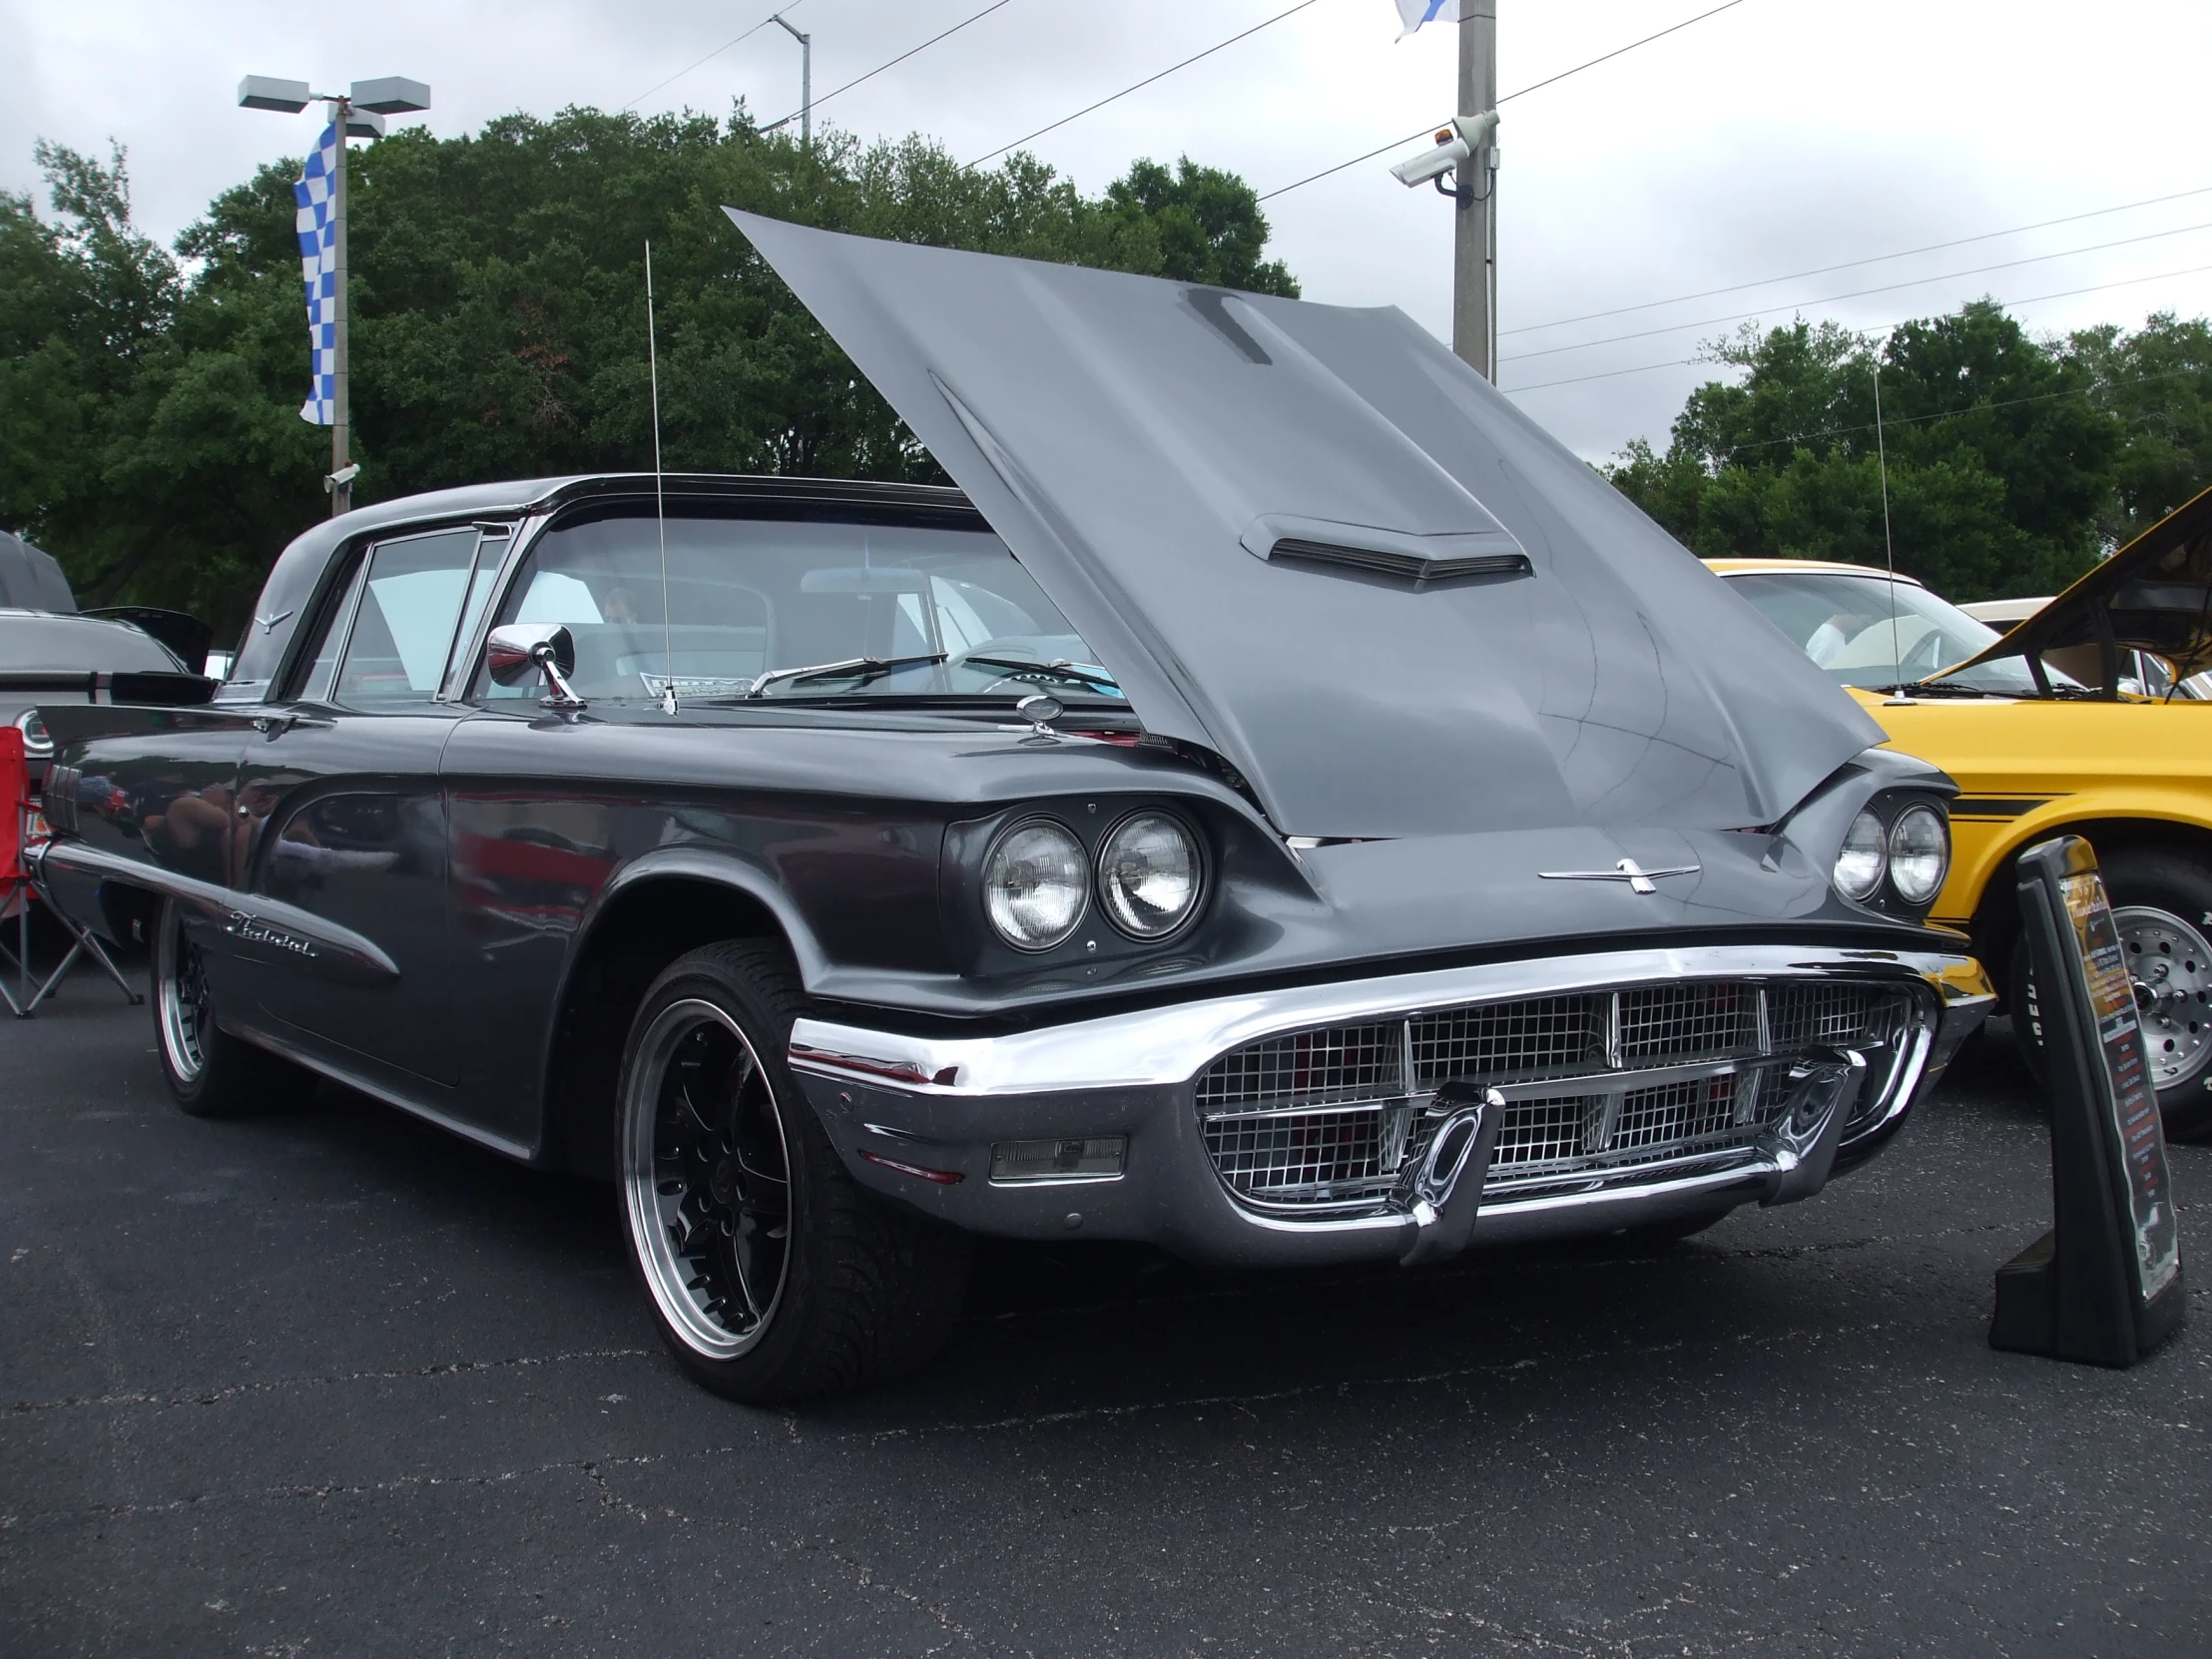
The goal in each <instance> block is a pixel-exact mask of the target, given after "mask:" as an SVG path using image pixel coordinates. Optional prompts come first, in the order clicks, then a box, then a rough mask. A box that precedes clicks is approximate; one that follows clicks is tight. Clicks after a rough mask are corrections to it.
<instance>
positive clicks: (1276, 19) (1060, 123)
mask: <svg viewBox="0 0 2212 1659" xmlns="http://www.w3.org/2000/svg"><path fill="white" fill-rule="evenodd" d="M1316 3H1317V0H1298V4H1297V5H1295V6H1292V7H1290V8H1289V9H1288V10H1285V11H1279V12H1277V13H1276V14H1275V15H1274V16H1273V17H1271V18H1268V19H1267V20H1266V21H1265V22H1261V23H1255V24H1254V25H1253V26H1252V27H1251V28H1249V29H1246V30H1245V31H1243V33H1241V34H1234V35H1231V36H1230V37H1229V38H1228V39H1227V40H1222V41H1216V42H1215V43H1214V44H1213V45H1211V46H1209V47H1207V48H1206V50H1205V51H1203V52H1193V53H1192V54H1191V55H1190V56H1189V57H1187V58H1185V59H1184V60H1183V61H1182V62H1181V63H1171V64H1169V65H1168V66H1167V68H1165V69H1163V70H1161V71H1160V72H1159V73H1158V74H1156V75H1147V76H1146V77H1145V78H1144V79H1143V80H1141V81H1138V82H1136V83H1135V84H1133V85H1131V86H1126V87H1123V88H1122V89H1121V91H1119V92H1116V93H1112V94H1109V95H1108V96H1107V97H1104V98H1101V99H1100V100H1099V101H1098V102H1097V103H1095V104H1086V105H1084V106H1083V107H1082V108H1081V109H1079V110H1077V111H1076V112H1075V113H1074V114H1073V115H1064V116H1062V117H1060V119H1059V120H1057V121H1055V122H1053V123H1051V125H1049V126H1045V127H1039V128H1038V129H1037V130H1036V131H1035V132H1033V133H1028V134H1025V135H1024V136H1022V137H1021V138H1018V139H1016V140H1014V142H1013V143H1012V144H1002V145H1000V146H999V147H998V148H997V149H996V150H993V151H991V152H990V153H989V154H988V155H983V156H978V157H976V158H975V160H973V161H972V162H969V163H968V164H967V165H968V166H969V167H970V168H977V167H981V166H982V165H983V164H984V163H985V162H988V161H995V160H997V159H998V158H999V157H1000V156H1003V155H1005V154H1006V152H1007V151H1009V150H1018V149H1020V148H1021V146H1023V145H1025V144H1027V143H1028V142H1029V141H1030V140H1031V139H1040V138H1043V137H1044V136H1045V134H1047V133H1050V132H1056V131H1058V130H1059V129H1060V128H1062V127H1065V126H1066V125H1067V124H1068V123H1069V122H1071V121H1080V120H1082V119H1083V117H1085V116H1087V115H1089V114H1090V113H1091V112H1092V111H1093V110H1102V109H1104V108H1105V107H1106V106H1107V105H1108V104H1111V103H1113V102H1114V101H1115V100H1116V99H1119V98H1127V97H1128V96H1129V95H1130V94H1131V93H1133V92H1141V91H1143V90H1144V89H1145V88H1146V87H1148V86H1150V85H1152V83H1153V82H1155V81H1163V80H1166V79H1167V77H1169V76H1170V75H1173V74H1174V73H1175V72H1176V71H1177V70H1179V69H1188V68H1190V67H1191V65H1192V64H1194V63H1196V62H1198V60H1199V59H1201V58H1210V57H1212V56H1213V55H1214V54H1215V53H1216V52H1219V51H1221V50H1222V49H1223V48H1224V47H1229V46H1234V45H1236V44H1237V42H1239V41H1240V40H1247V39H1249V38H1251V37H1252V36H1253V35H1256V34H1258V33H1259V32H1260V31H1261V30H1262V29H1268V28H1272V27H1274V26H1275V25H1276V24H1278V23H1280V22H1282V21H1283V20H1284V19H1285V18H1286V17H1290V16H1293V15H1295V14H1296V13H1299V12H1302V11H1304V10H1305V9H1306V8H1307V7H1308V6H1311V5H1314V4H1316ZM1730 3H1731V4H1741V0H1730Z"/></svg>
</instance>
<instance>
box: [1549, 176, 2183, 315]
mask: <svg viewBox="0 0 2212 1659" xmlns="http://www.w3.org/2000/svg"><path fill="white" fill-rule="evenodd" d="M2206 195H2212V185H2200V186H2198V187H2197V188H2196V189H2195V190H2178V191H2175V192H2174V193H2173V194H2172V195H2171V196H2152V197H2146V198H2145V199H2144V200H2143V201H2140V202H2123V203H2121V204H2120V205H2119V206H2118V207H2116V208H2092V209H2090V210H2089V211H2088V212H2087V213H2079V214H2067V215H2066V216H2065V217H2064V218H2062V219H2045V220H2039V221H2037V222H2036V223H2035V224H2033V225H2015V226H2013V227H2012V228H2011V229H2010V230H2007V231H1984V232H1982V233H1981V234H1980V235H1979V236H1973V237H1960V238H1958V239H1957V240H1956V241H1955V242H1932V243H1930V244H1929V245H1928V246H1927V247H1925V248H1908V249H1905V250H1903V251H1901V252H1899V253H1896V254H1870V255H1869V256H1868V257H1867V258H1865V259H1863V260H1845V261H1843V262H1842V263H1841V264H1839V265H1823V266H1815V267H1814V268H1813V269H1812V270H1811V271H1792V272H1788V273H1786V274H1784V275H1782V276H1779V277H1760V278H1759V279H1758V280H1757V281H1752V282H1730V283H1729V284H1728V285H1727V286H1725V287H1717V288H1700V289H1699V290H1698V291H1697V292H1696V293H1678V294H1675V295H1673V296H1672V297H1671V298H1667V299H1644V300H1639V301H1638V302H1637V303H1635V304H1633V305H1615V306H1613V307H1612V308H1611V309H1610V310H1603V311H1584V312H1582V313H1581V314H1580V315H1579V316H1562V317H1554V318H1553V319H1552V320H1551V321H1549V322H1528V323H1523V324H1522V325H1521V326H1520V327H1518V328H1508V329H1506V330H1505V332H1506V333H1508V334H1531V333H1535V332H1536V331H1537V330H1539V329H1543V328H1563V327H1565V326H1566V325H1567V324H1568V323H1570V322H1595V321H1597V320H1598V319H1600V318H1601V317H1608V316H1622V315H1625V314H1626V313H1627V312H1629V311H1648V310H1652V309H1654V308H1656V307H1657V306H1660V305H1677V304H1684V303H1687V302H1688V301H1689V300H1692V299H1711V298H1712V297H1714V295H1716V294H1722V293H1740V292H1742V291H1743V290H1744V289H1745V288H1763V287H1766V286H1768V285H1769V284H1770V283H1774V282H1795V281H1797V280H1799V279H1800V278H1801V277H1825V276H1827V275H1828V274H1829V273H1830V272H1832V271H1850V270H1852V269H1853V268H1855V267H1857V266H1863V265H1882V264H1884V263H1886V262H1888V261H1890V260H1907V259H1911V258H1912V257H1913V256H1914V255H1916V254H1939V253H1941V252H1942V251H1943V250H1944V249H1946V248H1964V247H1966V246H1967V245H1968V244H1971V243H1976V242H1993V241H1995V240H1996V239H1997V238H1999V237H2017V236H2024V235H2025V234H2026V233H2028V232H2029V231H2047V230H2049V229H2050V228H2051V227H2052V226H2054V225H2073V224H2076V223H2078V222H2079V221H2081V220H2084V219H2101V218H2104V217H2105V216H2106V215H2108V214H2124V213H2132V212H2133V211H2134V210H2135V209H2137V208H2155V207H2158V206H2160V205H2161V204H2162V203H2167V202H2180V201H2183V200H2185V199H2187V198H2189V197H2192V196H2206Z"/></svg>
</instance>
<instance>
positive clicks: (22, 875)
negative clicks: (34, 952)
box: [0, 726, 145, 1019]
mask: <svg viewBox="0 0 2212 1659" xmlns="http://www.w3.org/2000/svg"><path fill="white" fill-rule="evenodd" d="M50 834H51V831H50V830H48V829H47V828H46V819H45V816H44V815H43V814H42V813H40V811H39V810H38V808H36V807H35V806H33V805H32V804H31V767H30V762H29V761H28V760H26V759H25V757H24V754H23V733H22V732H21V731H20V730H19V729H18V728H16V727H14V726H0V923H5V922H7V921H9V920H10V919H13V921H14V922H15V948H14V949H13V950H10V949H9V948H8V947H7V945H6V944H4V943H0V962H4V963H5V964H6V967H7V968H9V969H13V971H14V973H15V979H16V989H15V991H14V992H12V993H11V992H10V991H9V989H8V983H7V979H6V977H5V971H4V970H0V1002H5V1003H6V1004H7V1005H8V1011H9V1012H10V1013H12V1014H14V1015H15V1017H16V1018H18V1019H29V1018H30V1017H31V1015H32V1013H33V1012H34V1011H35V1010H36V1009H37V1007H38V1005H39V1004H40V1003H41V1002H44V1001H45V1000H46V999H47V998H48V997H50V996H52V995H53V994H54V992H55V990H56V989H58V988H59V987H60V985H61V982H62V980H63V979H65V978H67V977H68V975H69V970H70V969H71V968H72V967H74V966H76V965H77V958H78V957H80V956H84V955H90V956H91V957H92V959H93V960H94V961H96V962H98V963H99V964H100V965H101V966H102V967H103V968H105V969H106V970H107V974H108V977H109V978H110V979H113V980H114V981H115V982H116V984H117V985H118V986H119V987H121V989H122V991H123V994H124V995H125V996H127V997H129V998H130V999H131V1000H132V1001H133V1002H140V1001H144V1000H145V999H144V998H143V997H141V996H140V995H139V993H138V992H137V991H136V990H134V989H132V987H131V982H130V980H128V979H126V978H124V976H123V970H122V969H121V968H119V967H117V966H116V965H115V959H114V958H113V957H111V956H110V955H109V954H108V953H107V951H106V950H105V949H103V948H102V946H101V943H100V941H99V940H98V939H97V938H95V937H93V933H92V929H91V928H89V927H84V926H81V925H79V924H78V923H77V922H75V921H73V920H71V919H70V918H69V917H68V916H65V915H63V914H62V913H61V911H59V910H56V909H55V908H54V907H53V906H52V905H51V904H49V905H48V906H47V909H48V911H49V912H50V913H51V914H52V915H53V916H54V918H55V919H56V920H57V921H59V922H60V923H61V924H62V926H63V927H64V928H65V929H67V930H68V932H69V935H70V945H69V950H68V952H67V953H66V954H65V955H64V956H63V957H62V959H61V962H60V963H59V965H57V966H56V967H55V969H54V971H53V972H52V973H50V974H48V975H47V976H46V978H45V980H44V981H43V982H42V983H41V984H40V985H39V987H38V989H37V990H36V991H34V990H32V989H31V897H32V894H33V892H34V891H35V889H34V888H33V887H32V885H31V867H30V853H31V850H32V849H33V848H34V847H35V846H37V845H38V844H39V843H41V842H42V841H44V840H46V839H47V838H48V836H49V835H50ZM0 936H4V935H0Z"/></svg>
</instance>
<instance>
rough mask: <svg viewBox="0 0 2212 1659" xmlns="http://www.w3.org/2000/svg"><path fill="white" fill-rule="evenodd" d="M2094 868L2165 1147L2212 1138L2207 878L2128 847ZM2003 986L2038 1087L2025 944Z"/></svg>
mask: <svg viewBox="0 0 2212 1659" xmlns="http://www.w3.org/2000/svg"><path fill="white" fill-rule="evenodd" d="M2101 867H2102V871H2103V875H2104V887H2105V892H2106V895H2107V896H2108V897H2109V898H2110V900H2111V903H2112V923H2113V926H2114V928H2115V929H2116V930H2117V932H2118V933H2119V936H2120V949H2121V952H2122V953H2123V955H2125V957H2126V959H2127V975H2128V982H2129V984H2130V985H2131V986H2132V987H2133V989H2134V992H2135V1011H2136V1017H2137V1018H2138V1019H2139V1020H2140V1022H2141V1024H2142V1028H2143V1050H2144V1056H2145V1058H2146V1059H2147V1060H2148V1062H2149V1064H2150V1071H2151V1079H2152V1081H2153V1082H2154V1083H2155V1084H2156V1085H2157V1089H2158V1115H2159V1117H2160V1118H2161V1119H2162V1120H2163V1121H2164V1123H2165V1127H2166V1138H2167V1139H2168V1140H2187V1139H2191V1138H2193V1137H2196V1136H2200V1135H2203V1134H2205V1133H2207V1132H2208V1131H2212V870H2207V868H2206V867H2205V866H2204V865H2203V864H2202V863H2199V862H2198V861H2197V860H2196V859H2194V858H2190V857H2186V856H2183V855H2181V854H2179V853H2175V852H2168V851H2163V850H2159V849H2155V848H2132V847H2131V848H2123V849H2122V850H2120V851H2117V852H2114V853H2113V854H2111V856H2109V857H2107V858H2104V859H2102V860H2101ZM2009 979H2010V983H2009V985H2008V986H2007V1000H2008V1001H2009V1003H2010V1005H2011V1014H2012V1031H2013V1035H2014V1037H2015V1038H2016V1039H2017V1040H2018V1042H2019V1047H2020V1054H2021V1057H2022V1058H2023V1059H2024V1060H2025V1061H2026V1062H2027V1067H2028V1069H2029V1070H2030V1071H2031V1072H2033V1073H2034V1074H2035V1077H2036V1080H2037V1081H2038V1082H2040V1081H2042V1080H2043V1077H2044V1073H2043V1041H2042V1023H2041V1018H2040V1015H2039V1013H2038V1010H2037V1008H2036V1001H2035V995H2036V992H2035V981H2034V975H2033V974H2032V973H2031V972H2030V971H2029V968H2028V961H2027V948H2026V946H2025V944H2024V942H2023V943H2020V944H2017V945H2015V947H2014V949H2013V951H2012V963H2011V972H2010V975H2009Z"/></svg>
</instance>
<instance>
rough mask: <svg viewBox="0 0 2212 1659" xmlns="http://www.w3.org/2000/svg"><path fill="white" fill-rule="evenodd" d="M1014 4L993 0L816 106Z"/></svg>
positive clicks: (787, 121)
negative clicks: (1002, 7) (1003, 7)
mask: <svg viewBox="0 0 2212 1659" xmlns="http://www.w3.org/2000/svg"><path fill="white" fill-rule="evenodd" d="M1012 3H1013V0H991V3H990V4H989V5H987V6H985V7H984V8H983V9H982V10H981V11H979V12H976V13H973V14H972V15H970V16H967V17H963V18H961V19H960V21H959V22H957V23H955V24H953V25H952V27H951V28H949V29H942V30H939V31H938V32H937V33H936V34H933V35H931V36H930V37H929V38H928V39H927V40H925V41H923V42H922V43H921V44H920V45H919V46H909V47H907V48H906V50H905V51H903V52H901V53H899V54H898V56H897V57H895V58H890V59H887V60H886V61H884V62H882V63H879V64H877V65H876V66H875V67H874V68H873V69H871V70H869V71H868V72H867V73H866V74H865V75H855V76H854V77H853V78H852V79H851V80H849V81H847V82H845V84H844V85H843V86H841V87H837V88H835V89H834V90H832V91H830V92H826V93H824V94H823V95H822V96H821V97H820V98H818V99H816V100H815V104H816V106H817V107H818V108H819V107H820V106H822V105H824V104H827V103H829V102H830V99H832V98H834V97H836V96H837V94H838V93H840V92H850V91H851V90H852V89H853V88H854V87H856V86H858V85H859V84H860V83H861V82H862V81H872V80H874V79H875V77H876V76H878V75H880V74H882V73H883V71H884V70H886V69H895V68H897V67H898V66H899V65H900V64H902V63H904V62H905V61H906V60H907V59H908V58H910V57H912V56H913V55H914V54H915V53H916V52H926V51H928V50H929V48H930V47H932V46H934V45H936V44H937V42H938V41H940V40H943V39H945V38H946V37H947V36H950V35H956V34H958V33H959V32H960V31H961V30H962V29H964V28H966V27H967V26H968V25H969V24H970V23H980V22H981V21H982V20H983V19H984V18H986V17H988V16H990V15H991V13H993V12H995V11H997V10H998V9H999V8H1000V7H1001V6H1007V5H1011V4H1012ZM799 115H800V112H799V111H797V110H794V111H792V113H791V114H790V115H787V116H786V117H784V119H783V120H781V121H772V122H770V123H769V124H768V125H767V126H766V127H763V128H762V129H761V131H762V132H764V133H773V132H775V131H776V129H777V128H779V127H789V126H790V125H791V124H792V123H793V122H795V121H797V120H798V119H799Z"/></svg>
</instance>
